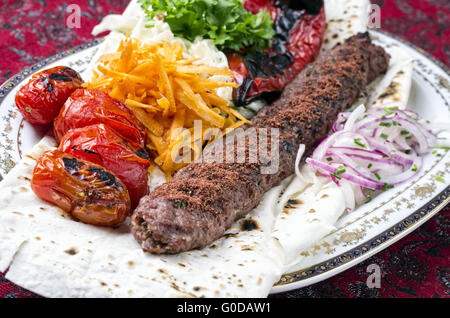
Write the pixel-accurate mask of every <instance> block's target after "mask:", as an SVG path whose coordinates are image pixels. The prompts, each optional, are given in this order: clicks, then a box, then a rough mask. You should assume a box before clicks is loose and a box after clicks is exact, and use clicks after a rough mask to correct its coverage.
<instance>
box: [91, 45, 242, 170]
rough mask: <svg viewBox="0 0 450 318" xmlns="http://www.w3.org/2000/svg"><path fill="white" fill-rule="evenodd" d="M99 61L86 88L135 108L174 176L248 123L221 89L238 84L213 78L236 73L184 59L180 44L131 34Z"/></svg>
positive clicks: (152, 147)
mask: <svg viewBox="0 0 450 318" xmlns="http://www.w3.org/2000/svg"><path fill="white" fill-rule="evenodd" d="M98 62H99V64H98V66H97V69H96V70H94V72H93V78H92V79H91V81H90V82H88V83H86V84H85V87H86V88H88V89H100V90H103V91H105V92H107V93H108V94H109V95H110V96H111V97H113V98H116V99H118V100H120V101H122V102H123V103H125V104H126V105H127V106H128V107H129V108H130V109H131V110H132V112H133V113H134V114H135V116H136V117H137V118H138V119H139V120H140V121H141V122H142V124H143V125H144V126H145V128H146V129H147V133H148V140H147V148H148V149H149V150H150V152H151V153H153V154H155V155H154V160H153V161H154V163H155V164H156V165H158V166H159V167H160V168H161V169H162V170H163V171H164V172H165V173H166V175H167V176H168V177H169V178H170V177H171V176H172V175H173V174H174V173H175V172H176V171H177V170H179V169H181V168H182V167H184V166H186V165H187V164H189V162H190V161H192V160H194V159H196V158H198V156H199V155H200V153H201V151H202V147H204V146H205V145H206V144H208V143H209V142H210V141H211V136H214V137H213V138H212V139H214V138H218V137H220V136H223V135H225V134H226V133H228V132H230V131H231V130H233V129H235V128H237V127H240V126H242V125H243V124H246V123H249V121H248V120H247V119H245V118H244V117H243V116H242V115H241V114H239V112H237V111H236V110H235V109H233V108H232V107H231V105H230V102H229V101H227V100H225V99H223V98H221V97H220V96H219V95H218V94H217V91H216V90H217V89H218V88H220V87H237V85H236V84H235V83H233V82H231V81H229V82H228V81H216V80H213V79H211V78H210V77H211V76H214V75H220V76H222V77H223V76H227V77H229V78H230V79H231V78H232V77H233V72H232V71H231V70H230V69H228V68H217V67H210V66H206V65H198V64H195V63H197V62H198V59H197V58H185V57H183V49H182V46H181V44H180V43H178V42H174V43H168V42H161V43H157V44H151V45H149V44H144V43H142V42H140V41H139V40H138V39H131V38H127V39H126V40H124V41H122V42H121V43H120V45H119V48H118V50H117V52H115V53H109V54H105V55H103V56H102V57H100V59H99V61H98ZM197 121H201V123H202V129H201V131H200V132H199V131H198V129H196V128H195V126H194V125H195V123H196V122H197ZM212 131H214V133H213V134H212V133H211V132H212ZM199 133H200V136H199Z"/></svg>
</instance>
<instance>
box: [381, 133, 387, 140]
mask: <svg viewBox="0 0 450 318" xmlns="http://www.w3.org/2000/svg"><path fill="white" fill-rule="evenodd" d="M380 137H381V138H383V139H388V137H389V136H388V135H386V134H381V135H380Z"/></svg>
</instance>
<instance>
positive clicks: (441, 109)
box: [0, 32, 450, 293]
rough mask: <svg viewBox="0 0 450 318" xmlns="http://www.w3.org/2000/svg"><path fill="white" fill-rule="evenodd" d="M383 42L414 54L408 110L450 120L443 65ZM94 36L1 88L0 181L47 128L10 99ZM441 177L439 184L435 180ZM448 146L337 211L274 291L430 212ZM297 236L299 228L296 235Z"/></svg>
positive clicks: (446, 172)
mask: <svg viewBox="0 0 450 318" xmlns="http://www.w3.org/2000/svg"><path fill="white" fill-rule="evenodd" d="M372 36H373V37H374V38H376V39H377V40H378V42H379V43H381V44H382V45H383V46H400V47H402V48H404V49H405V50H406V51H407V52H408V53H409V54H410V55H411V56H412V57H413V58H414V73H413V83H412V88H411V96H410V100H409V104H408V108H410V109H412V110H415V111H417V112H418V113H419V114H420V115H421V116H422V117H424V118H426V119H436V118H439V119H440V120H442V121H447V122H450V104H449V101H450V76H449V71H448V70H447V68H446V66H445V65H443V64H441V63H440V62H437V61H436V60H434V59H433V58H432V57H431V56H429V55H428V54H426V53H425V52H423V51H422V50H420V49H418V48H415V47H413V46H412V45H411V44H408V43H404V42H402V41H401V40H399V39H395V38H393V37H392V36H390V35H387V34H385V33H381V32H372ZM99 43H100V40H95V41H93V42H89V43H86V44H83V45H81V46H78V47H76V48H73V49H70V50H68V51H65V52H61V53H58V54H56V55H54V56H52V57H49V58H47V59H45V60H43V61H41V62H40V63H38V64H36V65H34V66H32V67H30V68H26V69H24V70H23V71H22V72H20V73H19V74H17V75H15V76H14V77H12V78H11V79H9V80H8V81H7V82H5V83H4V84H3V85H2V86H0V180H1V179H2V176H4V175H6V174H7V173H8V171H9V170H10V169H11V168H12V167H14V165H15V163H16V162H18V161H19V160H20V159H21V156H22V154H23V153H25V152H27V151H28V150H30V149H31V147H32V146H33V145H34V144H36V143H37V142H38V141H39V140H40V139H41V138H42V136H43V135H44V134H45V133H46V131H47V130H48V127H40V128H37V127H34V126H32V125H30V124H28V123H27V122H25V121H24V120H23V119H22V117H21V115H20V113H19V112H18V111H17V109H16V106H15V104H14V96H15V94H16V92H17V90H18V89H19V88H20V87H21V86H22V85H23V84H24V83H25V82H26V81H28V80H29V78H30V76H31V74H33V73H35V72H36V71H38V70H40V69H43V68H50V67H53V66H57V65H67V66H69V67H72V68H73V69H75V70H77V71H79V72H82V71H83V70H84V69H85V68H86V66H87V65H88V63H89V62H90V60H91V58H92V56H93V55H94V53H95V50H96V48H97V46H98V44H99ZM437 176H439V177H440V178H442V179H444V180H445V182H440V181H438V180H437V179H436V177H437ZM449 184H450V152H449V151H448V150H439V151H438V152H437V153H435V154H430V155H428V156H426V158H425V160H424V168H423V169H422V171H421V173H420V174H419V175H418V176H417V177H416V178H415V179H414V180H412V181H411V182H409V183H407V184H404V185H401V186H398V187H396V188H394V189H391V190H389V191H386V192H384V193H382V194H381V195H379V196H378V197H376V198H375V199H373V200H372V201H371V202H370V203H368V204H365V205H364V206H361V207H360V208H358V209H356V210H355V211H353V212H352V213H350V214H347V215H345V216H343V217H342V218H341V219H340V220H339V221H338V224H337V230H335V231H333V232H331V233H329V234H328V235H327V236H326V237H325V238H324V239H323V240H322V241H320V242H317V244H315V245H314V246H313V247H312V248H311V249H310V250H307V251H304V252H303V253H302V255H303V258H302V260H301V262H300V263H299V264H297V265H296V266H295V267H293V268H291V269H290V270H288V271H287V273H286V274H284V275H283V276H282V278H281V279H280V281H279V282H278V283H277V284H276V285H275V286H274V287H273V289H272V291H271V292H272V293H278V292H283V291H288V290H293V289H297V288H300V287H304V286H307V285H311V284H314V283H316V282H318V281H321V280H323V279H326V278H329V277H331V276H333V275H336V274H338V273H340V272H342V271H344V270H346V269H348V268H350V267H352V266H354V265H356V264H358V263H360V262H362V261H363V260H365V259H366V258H368V257H370V256H372V255H374V254H375V253H377V252H379V251H381V250H382V249H384V248H386V247H388V246H389V245H391V244H392V243H394V242H396V241H397V240H399V239H400V238H402V237H404V236H405V235H407V234H408V233H410V232H411V231H413V230H414V229H416V228H417V227H419V226H420V225H421V224H423V223H424V222H426V221H427V220H428V219H429V218H431V217H432V216H433V215H435V214H436V213H437V212H438V211H439V210H440V209H441V208H443V207H444V206H445V205H446V204H447V203H448V202H449V201H450V186H449ZM300 235H301V234H300Z"/></svg>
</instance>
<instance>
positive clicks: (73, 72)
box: [62, 67, 83, 81]
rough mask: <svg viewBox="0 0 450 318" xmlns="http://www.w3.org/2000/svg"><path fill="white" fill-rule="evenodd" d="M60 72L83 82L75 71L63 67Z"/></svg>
mask: <svg viewBox="0 0 450 318" xmlns="http://www.w3.org/2000/svg"><path fill="white" fill-rule="evenodd" d="M62 71H63V72H64V73H66V74H68V75H69V76H71V77H73V78H76V79H77V80H79V81H83V79H82V78H81V76H80V74H78V72H77V71H75V70H73V69H71V68H70V67H65V68H63V69H62Z"/></svg>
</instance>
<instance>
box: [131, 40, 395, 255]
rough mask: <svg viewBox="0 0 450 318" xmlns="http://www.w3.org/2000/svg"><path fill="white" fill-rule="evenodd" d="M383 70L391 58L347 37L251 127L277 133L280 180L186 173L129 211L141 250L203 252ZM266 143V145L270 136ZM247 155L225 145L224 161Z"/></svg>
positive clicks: (200, 167)
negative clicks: (303, 147)
mask: <svg viewBox="0 0 450 318" xmlns="http://www.w3.org/2000/svg"><path fill="white" fill-rule="evenodd" d="M388 62H389V56H388V55H387V54H386V53H385V51H384V50H383V49H382V48H381V47H378V46H375V45H373V44H372V43H371V41H370V38H369V36H368V34H359V35H356V36H353V37H352V38H350V39H348V40H347V41H346V42H345V43H344V44H343V45H340V46H337V47H335V48H334V49H333V50H331V51H329V52H328V53H326V54H324V57H323V58H321V60H320V61H316V62H315V63H314V64H311V65H310V66H309V67H308V68H307V70H305V72H303V73H302V74H301V75H300V76H299V77H297V78H296V79H295V80H294V81H293V82H292V83H291V84H289V85H288V87H286V90H285V92H284V93H283V95H282V97H281V98H280V100H278V101H277V102H276V103H275V104H274V105H272V106H266V107H265V108H263V109H262V111H261V112H260V114H258V115H257V116H256V117H255V118H254V119H253V121H252V122H253V126H254V127H255V128H256V130H258V128H264V127H269V128H279V130H280V144H281V145H282V146H281V147H280V149H279V155H280V158H279V162H280V165H279V169H278V172H277V173H275V174H267V175H263V174H261V172H260V171H261V170H260V169H261V168H262V167H263V166H264V164H263V163H262V162H261V161H260V162H259V163H248V162H247V163H235V164H233V163H202V162H197V163H194V164H192V165H190V166H187V167H186V168H184V169H182V170H180V171H179V172H178V173H177V174H176V175H175V176H174V178H173V179H172V181H171V182H168V183H165V184H163V185H161V186H160V187H158V188H157V189H155V190H154V191H153V192H152V193H150V195H148V196H146V197H144V198H143V199H141V201H140V204H139V206H138V207H137V208H136V210H135V211H134V213H133V216H132V232H133V235H134V236H135V238H136V239H137V241H138V242H139V243H140V244H141V246H142V248H143V249H144V250H145V251H148V252H153V253H178V252H182V251H186V250H190V249H195V248H202V247H205V246H207V245H208V244H210V243H211V242H213V241H214V240H216V239H218V238H219V237H220V236H222V235H223V233H224V232H225V231H226V230H227V229H228V228H229V227H230V226H231V225H232V223H233V222H234V221H235V220H236V219H239V218H241V217H243V216H245V215H246V214H247V213H248V212H249V211H251V209H253V208H254V207H255V206H256V205H257V204H258V203H259V202H260V200H261V198H262V196H263V194H264V192H266V191H267V190H268V189H270V188H271V187H273V186H276V185H277V184H279V182H280V181H281V180H282V179H284V178H285V177H287V176H289V175H291V174H292V173H293V172H294V164H295V157H296V153H297V149H298V147H299V145H300V144H302V143H303V144H305V145H306V149H307V151H310V150H311V149H312V147H313V146H314V144H315V143H317V142H318V141H320V140H321V139H322V138H323V137H325V135H326V134H327V132H328V130H329V128H330V127H331V125H332V123H333V121H334V120H335V118H336V116H337V114H338V113H339V112H341V111H343V110H344V109H345V108H346V107H348V106H350V105H351V104H352V103H353V102H354V101H355V100H356V99H357V98H358V96H359V94H360V93H361V91H362V90H363V89H364V88H365V87H366V85H367V84H368V83H370V81H372V80H373V79H374V78H375V77H377V76H379V75H381V74H383V73H385V72H386V70H387V66H388ZM244 133H245V132H244ZM267 141H268V142H269V144H270V136H269V137H268V140H267ZM229 147H234V148H233V149H230V148H229ZM267 148H268V149H270V148H271V146H270V145H268V146H267ZM249 149H250V144H249V143H248V142H247V143H246V144H243V145H240V146H239V145H236V144H234V143H232V144H231V145H229V144H225V146H224V148H223V155H224V156H225V155H226V153H227V152H230V151H234V153H235V154H236V153H246V154H247V153H250V151H249ZM207 150H208V148H207V149H206V150H205V151H207ZM204 156H208V153H207V152H206V153H205V155H204Z"/></svg>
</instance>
